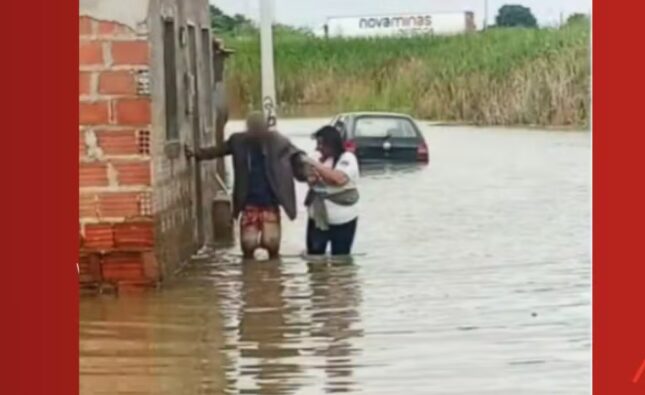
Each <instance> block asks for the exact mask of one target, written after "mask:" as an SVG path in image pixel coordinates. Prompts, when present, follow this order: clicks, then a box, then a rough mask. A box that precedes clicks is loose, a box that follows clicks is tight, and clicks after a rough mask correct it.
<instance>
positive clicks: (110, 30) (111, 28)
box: [98, 21, 134, 35]
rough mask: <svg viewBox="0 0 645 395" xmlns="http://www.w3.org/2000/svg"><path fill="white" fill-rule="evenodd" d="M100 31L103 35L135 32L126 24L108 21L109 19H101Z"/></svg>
mask: <svg viewBox="0 0 645 395" xmlns="http://www.w3.org/2000/svg"><path fill="white" fill-rule="evenodd" d="M98 32H99V34H102V35H116V34H129V33H134V31H133V30H132V29H130V28H129V27H128V26H126V25H122V24H120V23H116V22H108V21H99V27H98Z"/></svg>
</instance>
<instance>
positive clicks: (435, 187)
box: [80, 121, 590, 395]
mask: <svg viewBox="0 0 645 395" xmlns="http://www.w3.org/2000/svg"><path fill="white" fill-rule="evenodd" d="M321 123H322V121H313V122H312V121H293V122H282V123H281V124H280V126H281V128H282V129H283V131H285V132H286V133H287V134H289V135H291V136H292V138H293V141H294V143H296V144H297V145H299V146H301V147H303V148H304V149H306V150H311V149H312V148H313V142H312V141H311V139H310V138H309V134H310V133H309V131H311V130H314V129H315V128H316V127H317V126H319V125H320V124H321ZM236 126H239V125H235V124H234V125H232V126H231V127H232V129H233V130H235V127H236ZM426 138H427V139H428V143H429V145H430V149H431V158H432V159H431V163H430V165H429V166H427V167H426V166H411V167H410V166H403V167H401V166H390V165H387V166H376V167H374V166H367V167H363V169H362V174H363V178H362V180H361V184H360V188H361V220H360V225H359V229H358V234H357V240H356V252H357V254H356V256H355V259H354V263H353V264H349V263H344V264H341V263H338V264H328V263H323V262H307V261H304V260H302V259H300V258H296V256H297V255H298V253H299V252H300V251H301V250H302V249H303V245H304V229H305V212H304V208H302V207H301V208H300V211H299V218H298V219H297V220H296V221H295V222H293V223H291V222H288V221H285V222H284V229H283V234H284V240H283V251H284V253H285V257H284V258H283V259H282V260H281V261H275V262H270V261H264V262H244V263H242V262H240V261H239V258H237V253H238V252H237V250H236V249H233V250H230V251H220V252H218V255H217V256H214V257H212V258H210V259H206V260H202V261H195V262H192V263H191V264H190V265H189V266H188V267H187V268H186V270H185V271H183V272H182V273H181V274H180V275H179V276H178V277H177V278H176V279H174V280H173V281H171V282H170V283H168V284H166V285H165V286H164V288H163V289H162V290H160V291H151V292H148V293H145V294H143V295H131V296H127V295H126V296H119V297H109V296H108V297H87V298H83V299H82V300H81V311H80V320H81V327H80V334H81V338H80V350H81V355H80V368H81V372H80V373H81V376H80V384H81V393H82V394H129V395H134V394H169V395H170V394H172V395H177V394H269V395H270V394H324V393H335V392H340V393H364V394H370V395H373V394H400V393H405V394H442V395H443V394H463V395H466V394H468V395H470V394H490V395H492V394H495V395H499V394H502V395H505V394H508V395H511V394H513V395H515V394H523V395H524V394H540V395H546V394H549V395H550V394H563V395H565V394H566V395H576V394H586V393H588V388H589V386H588V382H589V377H590V371H589V363H588V359H589V356H590V334H589V325H590V303H589V300H590V292H589V284H590V252H589V247H590V240H589V239H590V230H589V228H590V221H589V214H590V212H589V209H590V205H589V194H590V182H589V171H590V169H589V155H590V147H589V138H588V135H586V134H584V133H556V132H536V131H531V132H528V131H527V132H523V131H508V130H503V131H502V130H494V129H491V130H486V129H459V128H450V129H441V128H427V129H426ZM304 192H305V188H304V186H299V187H298V195H299V197H300V198H302V197H303V196H304Z"/></svg>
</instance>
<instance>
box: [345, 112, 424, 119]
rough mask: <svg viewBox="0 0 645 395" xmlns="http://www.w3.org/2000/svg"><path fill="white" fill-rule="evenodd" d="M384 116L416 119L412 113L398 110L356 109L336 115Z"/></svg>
mask: <svg viewBox="0 0 645 395" xmlns="http://www.w3.org/2000/svg"><path fill="white" fill-rule="evenodd" d="M362 116H370V117H384V118H386V117H387V118H407V119H414V118H413V117H412V116H411V115H408V114H402V113H396V112H379V111H355V112H345V113H341V114H336V115H335V117H362Z"/></svg>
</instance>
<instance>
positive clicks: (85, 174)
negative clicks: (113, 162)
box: [78, 163, 108, 188]
mask: <svg viewBox="0 0 645 395" xmlns="http://www.w3.org/2000/svg"><path fill="white" fill-rule="evenodd" d="M107 185H108V178H107V166H106V165H105V164H104V163H81V164H79V166H78V186H79V187H81V188H83V187H102V186H107Z"/></svg>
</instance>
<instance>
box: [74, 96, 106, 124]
mask: <svg viewBox="0 0 645 395" xmlns="http://www.w3.org/2000/svg"><path fill="white" fill-rule="evenodd" d="M108 108H109V107H108V102H107V101H98V102H79V103H78V123H79V124H81V125H101V124H107V123H108V122H109V109H108Z"/></svg>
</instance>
